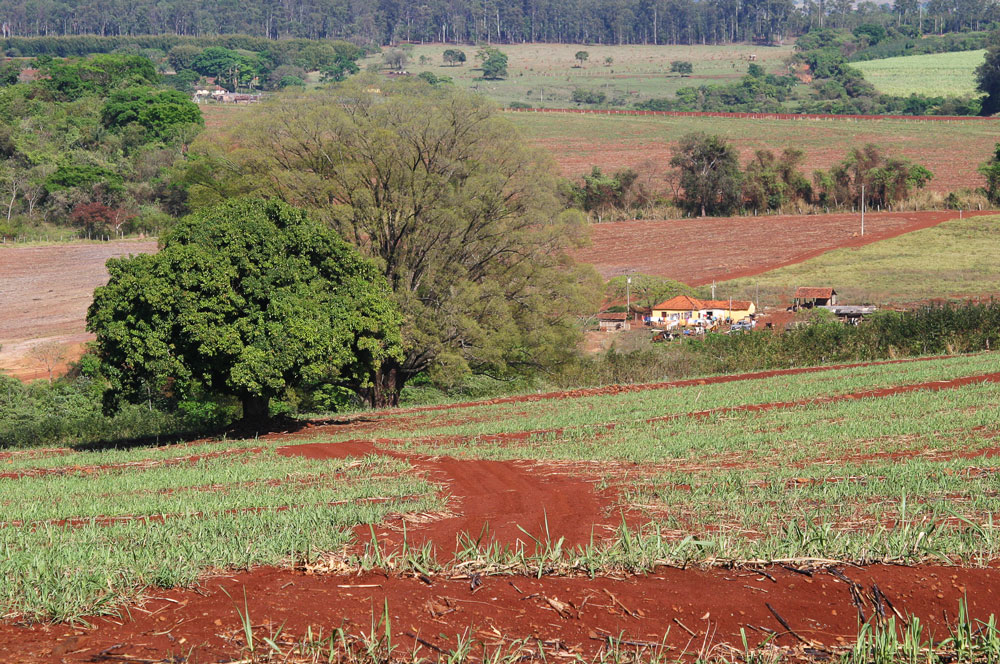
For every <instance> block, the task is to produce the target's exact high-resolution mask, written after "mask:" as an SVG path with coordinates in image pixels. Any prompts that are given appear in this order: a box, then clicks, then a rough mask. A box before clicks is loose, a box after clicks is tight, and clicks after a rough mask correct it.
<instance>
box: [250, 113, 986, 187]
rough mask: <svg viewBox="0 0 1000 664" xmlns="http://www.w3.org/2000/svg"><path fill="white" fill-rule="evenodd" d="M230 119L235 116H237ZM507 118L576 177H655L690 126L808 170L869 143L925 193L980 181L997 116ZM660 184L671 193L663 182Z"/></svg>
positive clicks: (749, 152)
mask: <svg viewBox="0 0 1000 664" xmlns="http://www.w3.org/2000/svg"><path fill="white" fill-rule="evenodd" d="M233 117H236V116H235V115H234V116H233ZM508 117H509V118H510V120H511V121H512V122H513V123H514V124H515V125H516V126H518V127H520V128H521V129H522V130H523V131H524V133H525V135H526V136H527V137H528V138H529V139H530V140H531V141H533V142H534V143H535V144H536V145H538V146H540V147H542V148H544V149H545V150H546V151H548V152H550V153H551V154H552V155H553V157H555V160H556V162H557V163H558V164H559V167H560V170H561V171H562V174H563V175H565V176H567V177H574V178H578V177H580V176H581V175H582V174H584V173H589V172H590V169H591V168H592V167H593V166H599V167H601V168H602V169H603V170H604V171H606V172H612V171H614V170H615V169H618V168H625V167H630V168H637V169H639V170H640V171H641V172H643V173H649V174H651V175H653V176H654V177H659V175H660V174H665V173H666V172H667V171H668V170H669V163H670V157H671V148H672V146H673V145H674V144H675V143H676V142H677V140H678V139H679V138H680V137H681V136H683V135H685V134H688V133H691V132H704V133H706V134H715V135H718V136H722V137H723V138H725V139H726V140H728V141H730V142H732V144H733V145H734V146H735V147H736V149H737V150H738V151H739V152H740V155H741V157H742V161H743V162H744V163H745V162H746V161H748V160H749V159H750V158H751V157H752V156H753V153H754V151H756V150H760V149H768V150H773V151H775V152H780V151H781V150H783V149H784V148H786V147H793V148H799V149H801V150H803V151H804V152H805V162H804V163H803V165H802V171H803V172H804V173H806V174H811V173H812V172H813V171H814V170H816V169H827V168H830V166H832V165H833V164H835V163H837V162H839V161H842V160H843V159H844V158H845V156H846V155H847V153H848V152H849V151H850V149H851V148H854V147H859V146H861V145H864V144H865V143H875V144H876V145H879V146H881V147H883V148H885V149H886V150H887V151H888V152H889V153H890V154H892V155H894V156H902V157H906V158H908V159H911V160H913V161H915V162H917V163H919V164H923V165H924V166H926V167H927V168H929V169H930V170H931V171H932V172H933V173H934V179H933V180H931V182H930V183H929V184H928V189H930V190H931V191H939V192H949V191H952V190H954V189H958V188H960V187H980V186H982V185H983V178H982V176H981V175H979V174H978V173H977V172H976V167H977V166H978V165H979V164H980V163H982V162H984V161H986V160H987V159H988V158H989V157H990V155H992V154H993V148H994V145H995V143H996V136H997V127H998V124H1000V123H998V121H980V120H971V121H954V122H943V121H926V120H899V119H883V120H866V119H855V118H844V119H840V118H838V119H794V120H784V119H773V118H765V119H743V118H719V117H672V116H646V117H635V116H626V115H620V116H619V115H596V114H594V115H591V114H576V113H511V114H509V116H508ZM663 188H664V190H666V191H669V188H668V187H667V185H666V183H664V185H663Z"/></svg>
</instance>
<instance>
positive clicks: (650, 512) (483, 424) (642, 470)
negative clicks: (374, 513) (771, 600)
mask: <svg viewBox="0 0 1000 664" xmlns="http://www.w3.org/2000/svg"><path fill="white" fill-rule="evenodd" d="M996 369H997V357H996V355H994V354H989V353H987V354H981V355H976V356H969V357H962V358H949V359H940V360H930V361H924V362H915V363H905V364H897V365H888V366H883V367H870V368H856V369H842V370H834V371H830V372H829V373H823V374H813V375H807V376H802V375H794V376H781V377H773V378H769V379H756V380H751V381H743V382H735V383H727V384H720V385H697V384H695V385H692V386H688V387H680V388H671V389H668V390H666V391H663V392H643V393H637V394H625V395H615V396H606V397H589V398H582V399H571V400H565V401H559V402H555V403H552V402H549V403H546V402H540V403H535V404H517V407H519V408H520V409H521V412H520V413H519V415H520V416H521V417H520V418H519V419H517V422H518V423H519V424H520V425H523V426H522V427H521V428H523V429H528V428H529V427H530V425H543V424H552V425H554V424H561V425H569V424H571V423H573V424H575V425H576V426H573V427H572V428H570V429H567V430H565V431H561V432H549V433H536V434H532V435H530V436H527V437H521V438H516V439H503V440H497V439H491V438H490V437H489V436H488V435H487V434H489V433H497V432H501V431H504V430H506V429H508V428H509V426H508V422H509V421H510V419H513V417H512V414H511V415H505V414H504V413H505V410H506V409H507V408H508V406H499V407H494V406H483V407H481V408H479V409H477V410H475V411H471V412H470V411H461V415H459V413H458V412H456V413H455V415H454V416H459V417H463V418H464V417H466V416H468V417H469V418H470V422H469V423H468V424H467V425H464V426H462V425H459V426H454V425H451V426H448V427H441V428H435V427H433V426H428V427H426V428H419V431H418V432H417V433H413V432H407V431H404V430H399V431H392V430H391V429H383V430H379V431H378V432H377V433H375V434H373V436H378V437H379V438H385V437H392V436H399V437H400V440H397V441H395V442H392V443H389V442H382V443H380V444H386V445H390V444H391V445H392V446H393V447H399V446H403V447H404V448H405V449H408V450H410V451H412V452H423V453H431V454H445V455H455V456H460V457H465V458H482V459H539V460H544V461H550V462H560V463H572V462H579V463H586V464H588V465H587V466H585V467H588V468H592V469H599V470H598V472H603V473H604V476H605V482H606V485H607V486H617V487H619V488H620V490H621V491H622V499H621V501H622V502H621V505H622V507H626V506H628V507H631V508H632V509H633V510H636V509H637V510H639V511H641V512H643V513H644V514H645V515H646V516H647V517H649V518H651V519H652V524H651V525H650V526H649V527H648V528H647V529H645V531H644V533H645V534H644V536H640V537H639V541H645V542H646V544H645V545H638V544H635V543H633V545H634V546H635V547H636V548H635V549H634V550H633V551H632V555H633V556H635V558H634V560H638V558H641V555H642V554H641V552H642V551H643V550H644V549H643V547H644V546H648V547H651V548H653V549H655V550H656V552H657V553H656V555H657V556H666V558H667V559H671V560H675V561H677V562H680V561H681V560H682V559H685V557H686V556H691V557H693V558H695V559H700V558H703V557H706V556H708V557H718V558H720V559H742V560H747V559H763V560H773V559H776V558H778V559H780V558H796V557H808V556H813V557H820V558H835V559H845V560H852V561H856V562H872V561H879V560H898V561H909V562H912V561H915V560H926V559H936V560H939V561H940V560H952V559H962V560H964V561H966V562H971V563H984V562H986V561H988V560H992V559H995V558H996V557H997V556H998V555H1000V538H998V537H997V533H996V531H995V528H994V525H993V517H992V515H993V514H994V513H995V512H996V511H997V510H998V509H1000V492H998V491H997V490H996V469H994V468H992V466H989V464H988V462H984V459H983V458H982V457H981V456H980V455H981V454H985V453H986V451H987V450H992V449H993V448H994V447H995V444H996V442H995V436H996V435H997V434H998V433H1000V427H998V424H997V422H996V420H995V418H994V417H993V413H994V412H995V409H996V408H998V407H1000V387H998V386H997V385H996V384H982V383H974V384H969V385H966V386H963V387H958V388H952V389H945V390H941V391H927V390H921V391H914V392H910V393H903V394H898V395H887V396H880V397H861V398H857V397H855V398H850V399H843V400H832V401H830V400H823V399H822V398H819V397H820V395H823V396H834V395H836V394H839V393H843V392H845V391H853V390H857V389H865V388H867V387H870V386H875V385H881V386H885V385H907V384H915V383H918V382H922V381H924V380H925V379H928V380H943V379H945V378H946V377H947V378H958V377H962V376H968V375H977V374H979V373H981V372H990V371H995V370H996ZM797 396H808V397H810V398H812V399H814V400H813V401H810V402H807V403H803V404H800V405H796V406H794V407H785V408H778V409H774V410H753V409H747V410H735V411H734V410H730V411H725V412H716V413H712V414H708V415H699V416H693V415H685V413H690V412H691V410H692V409H704V408H709V407H712V406H716V405H720V404H726V405H729V406H734V405H739V404H754V403H758V397H759V398H760V399H768V398H779V399H780V398H785V399H788V398H793V397H797ZM640 403H641V404H642V406H646V407H648V412H646V413H642V414H650V413H657V414H659V415H667V414H673V415H677V416H678V417H676V418H674V419H669V420H660V421H655V422H652V423H646V422H642V421H636V420H634V419H632V418H630V417H629V416H630V415H631V414H632V413H633V412H636V411H638V412H641V410H642V406H639V407H638V408H637V409H633V407H631V406H630V405H629V404H632V405H636V406H637V405H638V404H640ZM491 409H494V410H492V412H493V416H492V417H488V416H487V413H488V412H489V411H490V410H491ZM533 413H534V414H535V415H533ZM439 416H440V415H439ZM609 422H615V423H618V424H619V426H617V427H615V428H613V429H608V428H607V427H605V426H603V424H606V423H609ZM477 432H478V433H479V434H482V435H479V436H471V437H470V436H466V437H456V436H455V434H456V433H464V434H473V433H477ZM407 438H409V440H406V439H407ZM778 459H780V460H781V463H775V462H776V460H778ZM593 461H600V464H599V465H589V464H590V462H593ZM984 466H987V467H984ZM554 535H555V536H558V533H554ZM643 537H645V538H646V539H645V540H643ZM691 538H694V539H696V540H697V541H698V542H699V544H698V545H697V546H693V545H691V544H690V543H691ZM671 542H673V543H675V544H676V543H682V542H687V543H688V544H687V545H686V546H685V547H684V548H683V549H680V550H674V551H673V552H672V553H670V552H666V553H665V549H664V547H666V548H667V549H669V545H670V543H671ZM618 545H619V546H620V545H621V542H619V543H618ZM647 553H648V551H647ZM606 555H610V554H606ZM616 555H622V551H620V550H618V551H617V553H616ZM620 561H621V559H620V558H619V562H620Z"/></svg>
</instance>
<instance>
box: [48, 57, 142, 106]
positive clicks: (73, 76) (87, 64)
mask: <svg viewBox="0 0 1000 664" xmlns="http://www.w3.org/2000/svg"><path fill="white" fill-rule="evenodd" d="M42 72H43V73H44V74H45V76H46V78H44V79H43V80H41V81H40V84H41V85H42V87H44V88H45V89H47V90H49V91H51V92H52V93H53V94H54V95H56V96H57V97H58V98H60V99H61V100H64V101H74V100H76V99H79V98H81V97H86V96H90V95H93V96H101V97H103V96H106V95H107V94H109V93H110V92H111V91H112V90H116V89H119V88H125V87H130V86H137V85H155V84H157V83H158V82H159V78H160V77H159V74H157V73H156V67H154V66H153V63H152V62H150V61H149V60H148V59H147V58H144V57H142V56H141V55H117V54H107V55H95V56H93V57H92V58H88V59H86V60H74V61H67V62H59V61H55V60H52V61H50V62H48V63H47V64H45V65H43V67H42Z"/></svg>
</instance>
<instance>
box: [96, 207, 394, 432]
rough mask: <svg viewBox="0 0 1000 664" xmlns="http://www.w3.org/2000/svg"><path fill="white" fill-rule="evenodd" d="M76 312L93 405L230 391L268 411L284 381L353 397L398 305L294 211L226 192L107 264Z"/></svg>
mask: <svg viewBox="0 0 1000 664" xmlns="http://www.w3.org/2000/svg"><path fill="white" fill-rule="evenodd" d="M108 271H109V273H110V274H111V278H110V281H109V282H108V285H107V286H103V287H101V288H98V289H97V290H96V291H95V293H94V302H93V304H92V305H91V307H90V310H89V311H88V313H87V329H88V330H90V331H91V332H94V333H95V334H96V335H97V342H96V345H97V355H98V357H100V359H101V363H102V372H103V374H104V375H105V376H106V377H107V379H108V381H109V383H110V388H109V390H108V391H107V393H106V394H105V406H106V408H107V409H108V410H114V409H115V408H117V407H118V406H119V405H120V403H121V402H122V401H123V400H124V401H131V402H143V401H145V400H147V399H148V398H149V397H150V394H151V393H155V394H160V395H162V394H167V393H169V394H170V395H172V397H173V399H174V400H175V401H176V400H177V399H180V398H183V397H184V396H185V395H188V394H191V393H192V392H194V391H196V390H198V389H201V390H204V391H206V392H208V393H210V394H218V395H230V396H233V397H236V398H238V399H239V400H240V401H241V402H242V404H243V417H244V420H248V421H259V420H261V419H264V418H266V417H268V412H269V404H270V401H271V400H272V399H274V398H276V397H279V396H281V395H283V394H284V393H285V392H286V390H288V389H289V388H292V387H296V386H308V385H314V384H320V383H323V382H325V383H339V384H343V385H347V386H350V387H352V388H353V389H355V390H357V391H359V392H362V393H363V392H364V390H366V389H368V388H369V387H370V386H369V384H368V378H369V376H371V374H372V372H373V371H376V370H377V369H378V367H379V366H380V365H381V364H382V363H383V362H386V361H389V360H391V359H395V358H398V357H399V344H400V336H399V324H400V318H399V313H398V310H397V309H396V307H395V305H394V304H393V302H392V298H391V295H390V293H389V290H388V288H387V286H386V283H385V280H384V279H383V277H382V276H381V275H380V274H379V272H378V269H377V268H376V267H375V265H374V264H373V263H372V262H371V261H368V260H365V259H363V258H362V257H361V256H360V255H359V254H358V253H357V251H356V250H354V249H353V248H352V247H351V246H350V245H348V244H347V243H345V242H344V241H343V240H342V239H341V238H340V237H339V236H338V235H337V234H336V233H334V232H333V231H331V230H329V229H328V228H325V227H324V226H323V225H322V224H320V223H318V222H315V221H313V220H311V219H310V218H309V217H308V216H307V215H306V214H305V213H304V212H303V211H301V210H298V209H295V208H293V207H291V206H288V205H286V204H284V203H280V202H278V201H271V202H264V201H259V200H234V201H229V202H227V203H223V204H221V205H219V206H217V207H214V208H211V209H207V210H204V211H202V212H200V213H197V214H195V215H192V216H190V217H188V218H186V219H185V220H183V221H182V222H181V223H180V224H179V225H178V226H177V227H175V229H174V230H173V231H171V232H170V233H169V234H168V235H167V237H166V238H165V240H164V241H163V248H162V249H161V250H160V252H159V253H157V254H153V255H139V256H133V257H130V258H117V259H111V260H110V261H108Z"/></svg>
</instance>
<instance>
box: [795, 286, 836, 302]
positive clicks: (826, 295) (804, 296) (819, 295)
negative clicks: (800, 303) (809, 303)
mask: <svg viewBox="0 0 1000 664" xmlns="http://www.w3.org/2000/svg"><path fill="white" fill-rule="evenodd" d="M833 293H834V290H833V288H830V287H827V286H824V287H821V288H818V287H812V286H801V287H799V289H798V290H796V291H795V297H797V298H798V299H800V300H815V299H827V300H828V299H830V298H831V297H833Z"/></svg>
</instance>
